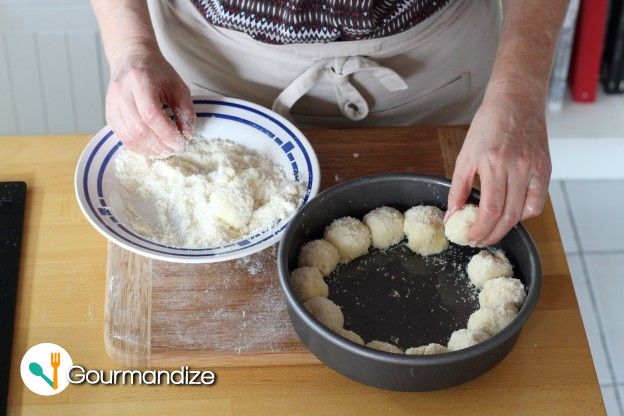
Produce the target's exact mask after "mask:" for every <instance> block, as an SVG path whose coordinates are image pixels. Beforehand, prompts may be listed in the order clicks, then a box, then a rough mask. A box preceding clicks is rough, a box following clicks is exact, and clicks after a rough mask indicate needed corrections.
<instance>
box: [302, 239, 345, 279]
mask: <svg viewBox="0 0 624 416" xmlns="http://www.w3.org/2000/svg"><path fill="white" fill-rule="evenodd" d="M338 260H339V257H338V250H336V247H334V246H333V245H332V244H331V243H329V242H327V241H325V240H313V241H310V242H309V243H307V244H305V245H304V246H303V247H301V250H300V251H299V259H298V262H299V267H303V266H310V267H316V268H317V269H319V271H320V272H321V274H322V275H323V276H327V275H328V274H330V273H331V272H333V271H334V269H335V268H336V265H337V264H338Z"/></svg>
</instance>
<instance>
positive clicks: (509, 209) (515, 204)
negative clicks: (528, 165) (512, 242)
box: [480, 170, 529, 246]
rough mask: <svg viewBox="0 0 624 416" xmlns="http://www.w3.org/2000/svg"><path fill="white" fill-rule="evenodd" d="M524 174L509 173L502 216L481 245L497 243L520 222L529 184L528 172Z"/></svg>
mask: <svg viewBox="0 0 624 416" xmlns="http://www.w3.org/2000/svg"><path fill="white" fill-rule="evenodd" d="M524 172H527V173H524ZM524 172H518V171H516V172H515V173H513V172H512V173H509V175H508V177H507V194H506V198H505V206H504V208H503V214H502V215H501V216H500V218H499V220H498V223H497V224H496V225H495V226H494V228H493V229H492V231H491V232H490V234H489V235H488V236H487V237H485V238H484V239H482V240H481V241H480V244H481V245H484V246H487V245H490V244H495V243H497V242H499V241H500V240H501V239H502V238H503V237H504V236H505V235H506V234H507V233H508V232H509V230H511V229H512V228H513V227H514V226H515V225H516V224H517V223H518V222H520V219H521V218H522V212H523V210H524V207H525V198H526V195H527V187H528V184H529V175H528V171H526V170H525V171H524Z"/></svg>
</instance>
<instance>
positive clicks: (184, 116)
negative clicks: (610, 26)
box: [169, 82, 195, 140]
mask: <svg viewBox="0 0 624 416" xmlns="http://www.w3.org/2000/svg"><path fill="white" fill-rule="evenodd" d="M179 84H180V85H174V87H173V88H172V91H171V99H170V100H169V105H171V107H172V108H173V113H174V115H175V122H176V126H177V127H178V130H179V131H180V132H182V135H183V136H184V137H185V138H186V139H187V140H190V139H191V136H192V135H193V129H194V127H195V109H194V108H193V100H192V99H191V92H190V91H189V89H188V87H187V86H186V84H184V83H183V82H180V83H179Z"/></svg>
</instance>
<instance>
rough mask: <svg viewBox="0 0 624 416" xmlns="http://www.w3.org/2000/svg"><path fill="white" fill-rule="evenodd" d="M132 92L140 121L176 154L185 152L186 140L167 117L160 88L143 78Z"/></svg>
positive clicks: (137, 81)
mask: <svg viewBox="0 0 624 416" xmlns="http://www.w3.org/2000/svg"><path fill="white" fill-rule="evenodd" d="M132 92H133V95H134V101H135V104H136V108H137V110H138V114H139V116H140V118H139V119H140V120H142V121H143V123H144V124H145V125H147V126H148V127H149V129H151V131H152V132H153V133H154V135H155V136H156V137H158V139H159V140H160V141H161V143H163V144H164V145H165V146H167V147H168V148H170V149H171V150H173V151H174V152H181V151H182V150H184V149H185V147H186V139H185V138H184V137H183V136H182V133H180V130H178V128H177V127H176V125H175V124H174V123H173V122H171V120H170V119H169V118H168V117H167V116H166V115H165V112H164V111H163V109H162V103H161V98H160V94H161V91H160V88H159V87H158V86H157V85H155V84H154V83H153V82H152V81H151V80H150V79H149V78H146V77H142V78H139V79H137V80H136V84H135V86H134V87H133V90H132Z"/></svg>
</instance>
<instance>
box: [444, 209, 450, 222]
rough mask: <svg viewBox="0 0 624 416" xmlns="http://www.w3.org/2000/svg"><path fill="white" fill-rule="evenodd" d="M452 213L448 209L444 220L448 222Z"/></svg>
mask: <svg viewBox="0 0 624 416" xmlns="http://www.w3.org/2000/svg"><path fill="white" fill-rule="evenodd" d="M450 213H451V211H449V210H447V211H446V212H445V213H444V219H443V220H442V221H444V222H446V220H448V218H449V216H450Z"/></svg>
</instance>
